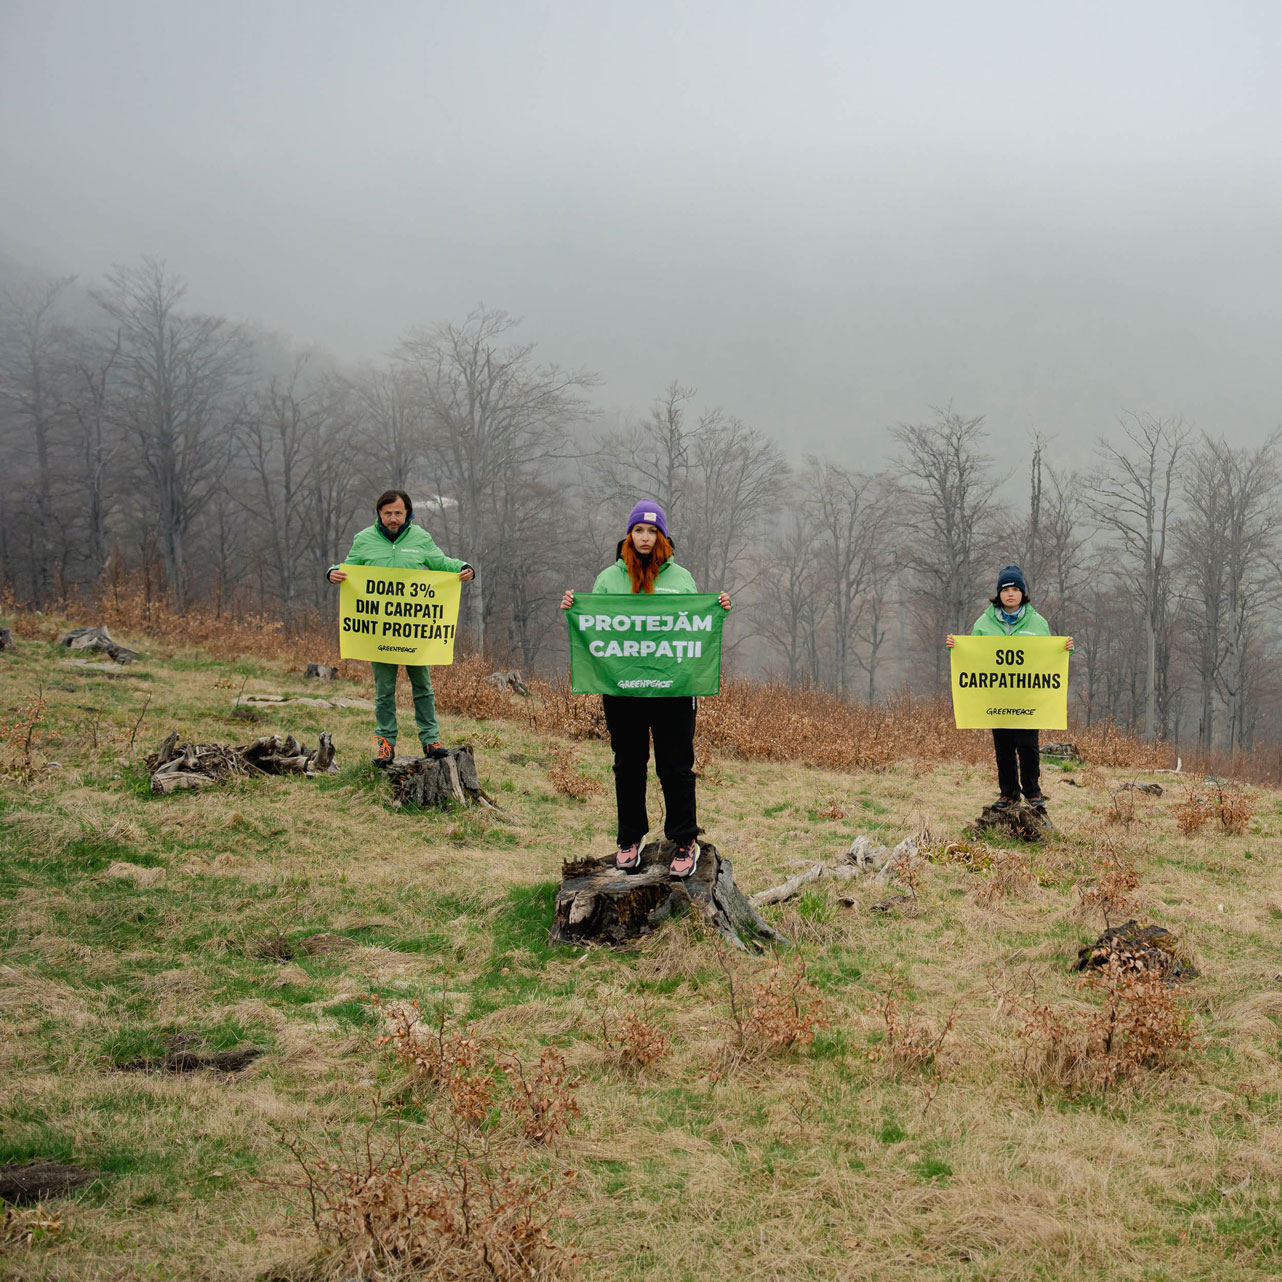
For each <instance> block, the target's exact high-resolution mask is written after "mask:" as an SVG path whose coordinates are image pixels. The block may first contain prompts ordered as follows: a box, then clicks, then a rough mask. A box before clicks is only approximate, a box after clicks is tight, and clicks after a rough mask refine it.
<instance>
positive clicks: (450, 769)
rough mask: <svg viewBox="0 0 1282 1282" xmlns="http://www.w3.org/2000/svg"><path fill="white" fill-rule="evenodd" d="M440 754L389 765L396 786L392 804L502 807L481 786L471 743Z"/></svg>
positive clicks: (391, 777)
mask: <svg viewBox="0 0 1282 1282" xmlns="http://www.w3.org/2000/svg"><path fill="white" fill-rule="evenodd" d="M441 751H442V754H443V755H441V756H436V757H395V758H394V759H393V760H392V761H391V763H390V764H389V765H388V766H387V777H388V779H389V781H390V782H391V785H392V805H393V806H394V807H395V808H396V809H400V807H401V806H405V805H414V806H424V807H426V806H439V807H442V808H444V807H446V806H450V805H459V806H472V805H481V806H488V807H489V808H490V809H491V810H498V809H499V807H498V805H497V804H496V803H495V800H494V798H493V797H491V796H490V794H489V793H488V792H486V791H485V789H484V788H482V787H481V779H480V776H479V775H478V774H477V773H476V757H475V755H474V754H473V752H472V747H471V745H470V744H464V745H462V746H461V747H458V748H444V749H442V750H441Z"/></svg>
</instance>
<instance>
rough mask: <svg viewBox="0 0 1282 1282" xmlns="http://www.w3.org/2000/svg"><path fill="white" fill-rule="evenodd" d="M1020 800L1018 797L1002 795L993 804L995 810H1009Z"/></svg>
mask: <svg viewBox="0 0 1282 1282" xmlns="http://www.w3.org/2000/svg"><path fill="white" fill-rule="evenodd" d="M1018 800H1019V798H1018V797H1008V796H1007V795H1006V794H1005V793H1002V795H1001V796H1000V797H998V798H997V800H996V801H994V802H993V809H994V810H1009V809H1010V808H1011V806H1013V805H1014V804H1015V803H1016V802H1017V801H1018Z"/></svg>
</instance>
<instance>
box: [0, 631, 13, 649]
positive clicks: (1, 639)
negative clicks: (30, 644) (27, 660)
mask: <svg viewBox="0 0 1282 1282" xmlns="http://www.w3.org/2000/svg"><path fill="white" fill-rule="evenodd" d="M13 648H14V647H13V633H12V632H10V631H9V629H8V628H0V650H12V649H13Z"/></svg>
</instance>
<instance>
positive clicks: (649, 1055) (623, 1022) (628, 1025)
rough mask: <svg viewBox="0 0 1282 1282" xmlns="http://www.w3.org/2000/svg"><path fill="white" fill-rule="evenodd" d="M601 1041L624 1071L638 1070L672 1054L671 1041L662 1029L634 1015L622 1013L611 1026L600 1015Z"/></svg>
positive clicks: (636, 1071) (635, 1071)
mask: <svg viewBox="0 0 1282 1282" xmlns="http://www.w3.org/2000/svg"><path fill="white" fill-rule="evenodd" d="M601 1034H602V1041H603V1042H604V1044H605V1046H606V1048H607V1049H608V1050H610V1051H611V1052H612V1053H613V1055H614V1057H615V1060H616V1062H617V1063H618V1066H619V1067H620V1068H621V1069H623V1071H624V1072H628V1073H638V1072H641V1071H643V1070H644V1069H647V1068H650V1067H652V1066H653V1065H655V1064H657V1063H658V1062H659V1061H660V1060H661V1059H664V1058H666V1057H667V1056H668V1055H670V1054H671V1053H672V1040H671V1038H669V1037H668V1035H667V1034H666V1033H665V1032H663V1031H662V1030H661V1029H659V1028H656V1027H655V1026H654V1025H653V1024H651V1023H649V1022H647V1021H646V1020H644V1019H641V1018H639V1017H638V1016H636V1015H624V1016H623V1017H622V1018H621V1019H619V1020H618V1021H617V1022H616V1023H615V1025H614V1027H613V1029H611V1028H610V1027H608V1026H607V1024H606V1019H605V1016H604V1015H603V1016H602V1017H601Z"/></svg>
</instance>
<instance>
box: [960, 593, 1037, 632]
mask: <svg viewBox="0 0 1282 1282" xmlns="http://www.w3.org/2000/svg"><path fill="white" fill-rule="evenodd" d="M1050 634H1051V625H1050V624H1049V623H1047V622H1046V620H1045V619H1043V618H1042V616H1041V615H1040V614H1038V613H1037V611H1036V610H1034V609H1033V607H1032V606H1031V605H1029V604H1028V602H1027V601H1026V602H1025V603H1024V613H1023V615H1022V617H1021V618H1020V619H1018V620H1017V621H1016V622H1015V623H1011V624H1009V625H1008V624H1005V623H1003V622H1002V621H1001V617H1000V616H999V615H998V613H997V607H996V606H995V605H990V606H989V607H988V609H987V610H985V611H984V613H983V614H981V615H980V616H979V618H978V619H976V620H975V626H974V627H973V628H971V630H970V635H971V636H973V637H1018V636H1026V637H1048V636H1050Z"/></svg>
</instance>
